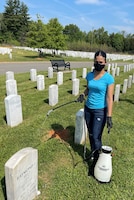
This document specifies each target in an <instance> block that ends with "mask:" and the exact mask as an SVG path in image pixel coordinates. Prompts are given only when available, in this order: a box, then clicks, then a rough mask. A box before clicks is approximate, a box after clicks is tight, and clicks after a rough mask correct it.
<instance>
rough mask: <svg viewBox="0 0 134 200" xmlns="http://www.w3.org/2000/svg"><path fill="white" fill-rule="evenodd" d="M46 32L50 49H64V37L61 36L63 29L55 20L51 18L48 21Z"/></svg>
mask: <svg viewBox="0 0 134 200" xmlns="http://www.w3.org/2000/svg"><path fill="white" fill-rule="evenodd" d="M47 31H48V37H49V45H48V48H50V49H56V50H59V49H65V48H66V44H65V35H64V34H63V27H62V25H61V24H60V23H59V21H58V19H57V18H52V19H50V20H49V22H48V24H47Z"/></svg>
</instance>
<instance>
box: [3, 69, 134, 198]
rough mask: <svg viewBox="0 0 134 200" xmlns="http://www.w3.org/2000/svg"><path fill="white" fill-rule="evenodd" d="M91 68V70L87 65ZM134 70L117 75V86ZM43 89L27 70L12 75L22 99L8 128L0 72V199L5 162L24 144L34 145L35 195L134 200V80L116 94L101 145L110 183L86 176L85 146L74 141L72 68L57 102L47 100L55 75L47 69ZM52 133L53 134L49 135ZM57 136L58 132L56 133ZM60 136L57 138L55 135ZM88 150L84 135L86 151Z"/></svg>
mask: <svg viewBox="0 0 134 200" xmlns="http://www.w3.org/2000/svg"><path fill="white" fill-rule="evenodd" d="M76 70H77V77H78V78H79V79H80V93H81V92H83V90H84V89H85V86H86V81H85V79H83V78H82V69H80V68H79V69H76ZM89 70H90V69H89ZM133 73H134V70H132V71H129V72H126V73H124V72H123V67H122V68H121V72H120V76H118V77H115V83H120V84H121V88H122V84H123V81H124V79H125V78H128V76H129V75H132V74H133ZM38 74H43V75H44V76H45V90H44V91H38V90H37V89H36V82H31V81H30V80H29V77H30V74H29V73H25V74H15V79H16V81H17V88H18V94H19V95H21V98H22V109H23V123H22V124H20V125H18V126H17V127H14V128H10V127H9V126H7V124H6V121H5V107H4V98H5V97H6V88H5V75H4V76H3V75H2V76H0V91H1V92H0V155H1V156H0V179H1V188H0V199H1V200H4V199H5V198H4V192H5V184H4V175H5V174H4V164H5V162H6V161H7V160H8V159H9V158H10V157H11V156H12V155H13V154H14V153H16V152H17V151H19V150H20V149H22V148H25V147H33V148H36V149H38V156H39V159H38V167H39V169H38V187H39V190H40V192H41V194H40V195H39V196H38V197H37V199H39V200H44V199H45V200H46V199H48V200H94V199H97V200H98V199H99V200H117V199H118V200H133V199H134V189H133V188H134V156H133V154H134V137H133V134H134V92H133V91H134V84H133V85H132V87H131V88H130V89H128V90H127V93H126V94H122V93H120V101H119V102H118V103H114V109H113V124H114V125H113V128H112V130H111V133H110V135H108V134H107V129H106V128H105V130H104V133H103V144H104V145H110V146H111V147H112V148H113V158H112V164H113V173H112V178H111V182H110V183H107V184H101V183H99V182H97V181H96V180H95V179H94V178H93V177H91V176H88V164H87V163H86V162H84V161H83V145H76V144H74V131H75V116H76V113H77V111H78V110H79V109H81V108H83V104H81V103H70V104H67V105H65V106H63V107H59V108H58V109H55V110H54V111H53V112H51V113H50V115H49V116H48V117H47V113H48V111H49V110H50V109H52V108H56V107H57V106H60V105H62V104H65V103H68V102H71V101H73V100H75V99H76V98H77V97H75V96H73V95H72V94H71V91H72V81H71V71H70V72H68V73H64V83H63V85H60V86H59V103H58V104H57V105H56V106H54V107H51V106H49V104H48V87H49V85H50V84H55V83H56V80H57V79H56V77H57V74H56V73H54V78H53V79H49V78H48V77H47V72H46V71H41V72H38ZM52 133H56V134H54V135H51V134H52ZM58 135H59V137H58ZM59 138H60V139H59ZM89 150H90V146H89V142H88V140H87V152H88V151H89Z"/></svg>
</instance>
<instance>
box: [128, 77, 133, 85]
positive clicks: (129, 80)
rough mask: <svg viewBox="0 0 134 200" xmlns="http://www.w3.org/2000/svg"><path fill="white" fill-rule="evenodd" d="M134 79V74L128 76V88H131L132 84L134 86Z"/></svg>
mask: <svg viewBox="0 0 134 200" xmlns="http://www.w3.org/2000/svg"><path fill="white" fill-rule="evenodd" d="M132 79H133V76H132V75H129V77H128V88H131V86H132Z"/></svg>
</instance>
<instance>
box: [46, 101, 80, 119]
mask: <svg viewBox="0 0 134 200" xmlns="http://www.w3.org/2000/svg"><path fill="white" fill-rule="evenodd" d="M74 102H78V100H73V101H69V102H67V103H64V104H62V105H60V106H57V107H55V108H53V109H51V110H49V111H48V112H47V116H49V115H50V113H51V112H53V111H54V110H57V109H58V108H60V107H63V106H66V105H68V104H71V103H74Z"/></svg>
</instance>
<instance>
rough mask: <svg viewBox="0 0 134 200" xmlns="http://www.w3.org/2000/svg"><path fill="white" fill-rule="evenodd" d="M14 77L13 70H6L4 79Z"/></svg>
mask: <svg viewBox="0 0 134 200" xmlns="http://www.w3.org/2000/svg"><path fill="white" fill-rule="evenodd" d="M10 79H14V72H12V71H8V72H6V80H10Z"/></svg>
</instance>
